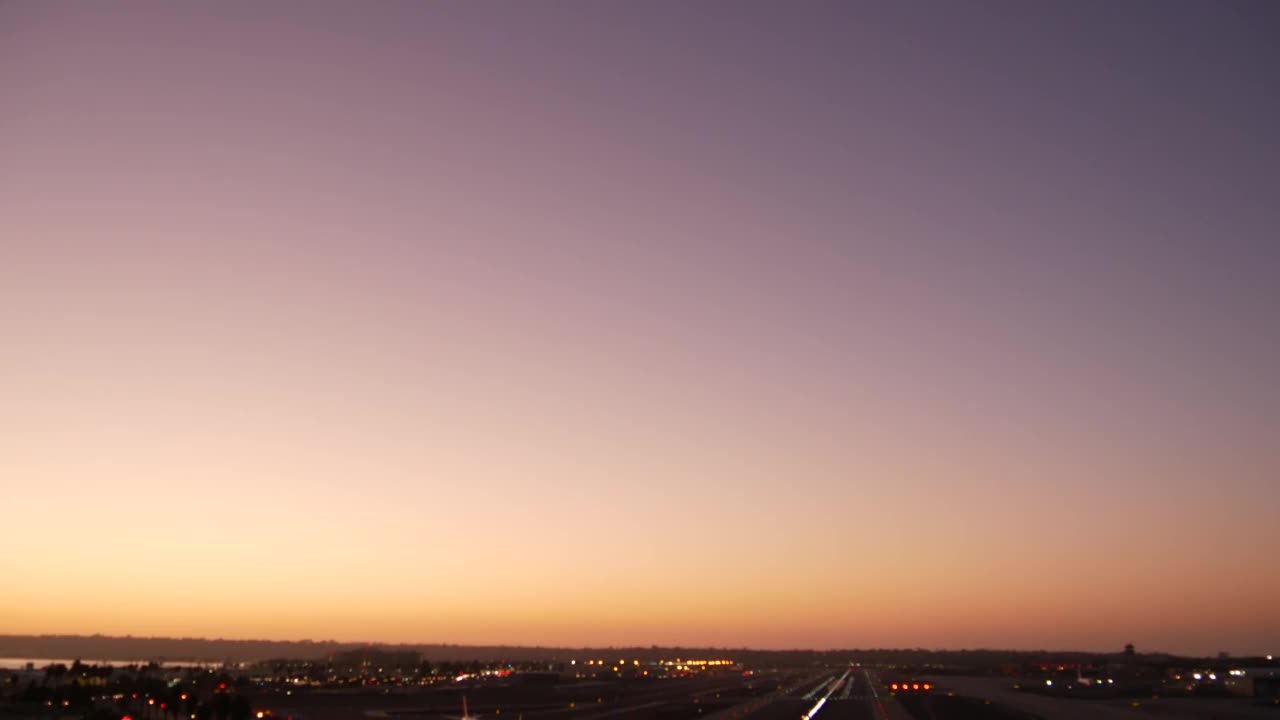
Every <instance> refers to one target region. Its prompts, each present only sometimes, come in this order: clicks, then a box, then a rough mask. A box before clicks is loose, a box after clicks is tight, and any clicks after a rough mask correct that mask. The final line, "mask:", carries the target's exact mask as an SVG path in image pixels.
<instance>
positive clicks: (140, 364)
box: [0, 0, 1280, 653]
mask: <svg viewBox="0 0 1280 720" xmlns="http://www.w3.org/2000/svg"><path fill="white" fill-rule="evenodd" d="M1277 37H1280V5H1278V4H1276V3H1273V2H1252V3H1250V2H1231V1H1228V0H1223V1H1221V2H1215V1H1210V0H1204V1H1199V2H1172V1H1167V2H1165V1H1162V2H1138V1H1136V0H1135V1H1123V2H1114V1H1111V0H1093V1H1084V2H1075V1H1072V2H1067V1H1065V0H1061V1H1058V2H1015V1H1012V0H1011V1H1010V2H943V1H938V2H913V1H908V2H878V1H869V2H829V3H828V2H817V1H807V0H805V1H801V2H784V1H781V0H779V1H777V2H727V1H725V2H653V1H650V0H644V1H643V2H641V1H637V2H631V3H624V2H615V1H606V2H588V1H586V0H583V1H582V2H552V1H545V2H542V1H537V2H505V3H502V2H484V1H482V2H440V3H431V2H374V3H365V2H354V1H353V2H342V3H318V2H314V3H313V2H276V3H258V2H221V3H204V4H196V3H177V4H174V3H167V2H122V3H71V2H68V3H63V2H38V1H34V0H33V1H30V2H23V1H21V0H19V1H12V0H9V1H5V2H0V503H2V505H3V514H2V515H0V521H2V522H0V527H2V528H3V531H2V532H0V537H3V545H2V546H0V578H2V580H0V584H2V585H3V590H2V591H0V633H6V632H7V633H52V632H58V633H96V632H101V633H110V634H125V633H131V634H134V635H179V636H207V637H215V636H216V637H239V638H246V637H253V638H273V639H295V638H315V639H321V638H336V639H340V640H382V641H406V642H455V643H511V644H516V643H523V644H533V643H539V644H543V645H585V644H593V645H610V644H612V645H622V644H641V645H650V644H660V645H663V644H675V643H682V644H690V645H692V644H712V645H718V646H724V645H728V646H742V645H749V646H756V647H873V646H881V647H883V646H894V647H916V646H921V647H973V646H987V647H1013V648H1043V647H1048V648H1078V649H1104V650H1105V649H1117V648H1119V647H1120V646H1122V645H1123V644H1124V643H1126V642H1133V643H1135V644H1136V645H1137V646H1138V647H1139V648H1140V649H1141V650H1160V649H1162V650H1169V651H1177V652H1203V653H1212V652H1217V651H1219V650H1228V651H1231V652H1233V653H1247V652H1270V651H1273V650H1280V622H1278V621H1277V615H1276V608H1278V607H1280V564H1278V563H1277V561H1276V548H1277V547H1280V503H1278V501H1277V490H1278V489H1280V239H1278V238H1280V231H1278V230H1277V228H1280V132H1278V130H1280V43H1278V42H1277V41H1276V38H1277Z"/></svg>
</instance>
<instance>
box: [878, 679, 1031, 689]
mask: <svg viewBox="0 0 1280 720" xmlns="http://www.w3.org/2000/svg"><path fill="white" fill-rule="evenodd" d="M1049 684H1050V685H1052V684H1053V682H1052V681H1050V682H1049ZM889 689H891V690H899V689H901V690H932V689H933V686H932V685H930V684H929V683H902V684H901V685H899V684H898V683H893V684H892V685H890V686H889Z"/></svg>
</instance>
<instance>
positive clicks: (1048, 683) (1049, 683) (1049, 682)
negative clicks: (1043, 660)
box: [1044, 680, 1053, 687]
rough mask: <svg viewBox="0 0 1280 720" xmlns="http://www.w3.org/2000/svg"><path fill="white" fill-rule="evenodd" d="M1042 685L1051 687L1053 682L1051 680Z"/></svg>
mask: <svg viewBox="0 0 1280 720" xmlns="http://www.w3.org/2000/svg"><path fill="white" fill-rule="evenodd" d="M1044 684H1045V685H1048V686H1049V687H1053V681H1052V680H1045V681H1044Z"/></svg>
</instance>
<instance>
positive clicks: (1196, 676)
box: [1191, 673, 1201, 680]
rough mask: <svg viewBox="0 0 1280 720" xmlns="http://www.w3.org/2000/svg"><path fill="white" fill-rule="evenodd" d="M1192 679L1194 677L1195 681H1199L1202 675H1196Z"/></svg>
mask: <svg viewBox="0 0 1280 720" xmlns="http://www.w3.org/2000/svg"><path fill="white" fill-rule="evenodd" d="M1191 677H1193V678H1195V679H1197V680H1199V679H1200V678H1201V675H1200V673H1196V674H1194V675H1192V676H1191Z"/></svg>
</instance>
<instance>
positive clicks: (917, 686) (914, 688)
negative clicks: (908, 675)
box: [911, 683, 920, 690]
mask: <svg viewBox="0 0 1280 720" xmlns="http://www.w3.org/2000/svg"><path fill="white" fill-rule="evenodd" d="M911 689H912V690H919V689H920V683H911Z"/></svg>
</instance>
